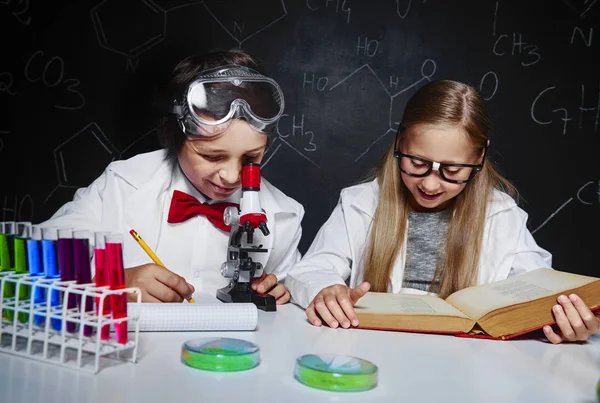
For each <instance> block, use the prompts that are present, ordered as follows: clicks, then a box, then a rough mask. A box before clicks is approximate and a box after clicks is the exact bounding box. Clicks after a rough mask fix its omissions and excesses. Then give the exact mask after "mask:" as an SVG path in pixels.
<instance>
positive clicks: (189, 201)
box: [167, 190, 239, 232]
mask: <svg viewBox="0 0 600 403" xmlns="http://www.w3.org/2000/svg"><path fill="white" fill-rule="evenodd" d="M231 206H235V207H238V208H239V205H238V204H236V203H215V204H208V203H201V202H199V201H198V200H196V198H195V197H193V196H190V195H189V194H187V193H184V192H180V191H179V190H175V191H173V198H171V207H170V208H169V217H168V218H167V222H168V223H171V224H175V223H180V222H184V221H186V220H188V219H190V218H192V217H194V216H196V215H204V216H206V218H207V219H208V220H209V221H210V222H211V223H213V225H214V226H215V227H217V228H219V229H221V230H223V231H226V232H229V231H231V227H230V226H229V225H226V224H225V223H224V222H223V211H224V210H225V209H226V208H227V207H231Z"/></svg>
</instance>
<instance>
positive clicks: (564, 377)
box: [0, 304, 600, 403]
mask: <svg viewBox="0 0 600 403" xmlns="http://www.w3.org/2000/svg"><path fill="white" fill-rule="evenodd" d="M209 336H225V337H235V338H240V339H245V340H249V341H252V342H254V343H256V344H258V345H259V347H260V350H261V363H260V365H259V366H258V367H256V368H254V369H252V370H249V371H243V372H235V373H215V372H207V371H201V370H196V369H193V368H190V367H187V366H185V365H183V364H182V363H181V362H180V352H181V345H182V343H183V342H185V341H187V340H190V339H194V338H198V337H209ZM308 353H326V354H334V353H335V354H349V355H353V356H356V357H361V358H364V359H367V360H370V361H372V362H373V363H375V364H376V365H377V366H378V367H379V384H378V386H377V387H376V388H375V389H373V390H370V391H366V392H357V393H335V392H327V391H321V390H318V389H313V388H309V387H307V386H304V385H302V384H300V383H299V382H297V381H296V380H295V379H294V377H293V372H294V364H295V359H296V357H297V356H299V355H302V354H308ZM599 379H600V337H599V336H594V337H593V338H592V339H591V340H590V341H589V342H587V343H583V344H565V345H551V344H549V343H545V342H542V341H537V340H523V341H492V340H479V339H465V338H457V337H453V336H441V335H430V334H412V333H401V332H383V331H373V330H358V329H352V330H346V329H330V328H325V327H321V328H317V327H313V326H311V325H310V324H309V323H308V322H307V321H306V320H305V316H304V312H303V311H302V310H301V309H300V308H298V307H297V306H294V305H290V304H288V305H285V306H283V307H279V308H278V311H277V312H262V311H259V325H258V328H257V330H256V331H253V332H196V333H140V338H139V351H138V362H137V363H135V364H134V363H118V364H117V365H111V366H106V367H104V368H103V369H102V370H101V371H100V372H99V373H98V374H95V375H93V374H88V373H81V372H78V371H76V370H73V369H69V368H62V367H60V366H56V365H52V364H47V363H43V362H37V361H34V360H32V359H27V358H22V357H18V356H13V355H10V354H6V353H0V402H5V403H18V402H28V403H30V402H43V403H52V402H64V403H67V402H77V403H80V402H102V403H109V402H110V403H120V402H123V403H131V402H145V403H152V402H161V403H170V402H181V403H183V402H186V403H187V402H211V403H212V402H239V403H250V402H268V401H276V402H285V403H293V402H309V401H316V402H322V401H326V402H359V401H360V402H363V401H365V402H442V401H443V402H455V401H460V402H502V403H507V402H545V403H547V402H561V403H565V402H585V403H593V402H595V401H596V392H595V391H596V383H597V382H598V380H599Z"/></svg>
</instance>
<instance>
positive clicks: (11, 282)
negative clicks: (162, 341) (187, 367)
mask: <svg viewBox="0 0 600 403" xmlns="http://www.w3.org/2000/svg"><path fill="white" fill-rule="evenodd" d="M22 285H23V286H29V287H31V288H30V289H31V292H30V293H29V295H35V293H36V292H38V293H39V291H36V290H37V289H40V288H41V289H42V290H43V291H42V292H43V293H44V294H45V295H46V296H47V298H46V300H45V301H44V302H38V303H34V299H33V298H28V299H25V300H19V295H18V294H19V293H18V292H16V293H15V296H14V297H11V298H0V312H1V313H2V323H1V326H0V352H5V353H9V354H14V355H17V356H21V357H27V358H30V359H33V360H37V361H42V362H47V363H52V364H56V365H60V366H64V367H69V368H74V369H77V370H80V371H85V372H88V373H93V374H96V373H98V372H99V371H100V370H101V368H102V367H103V364H104V363H105V361H107V360H110V361H111V362H114V361H115V360H116V361H123V362H133V363H135V362H137V348H138V336H139V316H137V317H130V316H129V315H127V316H126V317H124V318H120V319H113V317H112V315H111V314H105V315H101V314H98V313H97V312H103V307H104V304H105V302H106V301H107V298H109V297H110V296H111V295H119V294H125V293H133V294H135V295H136V297H137V303H138V304H140V303H141V298H142V294H141V292H140V289H139V288H134V287H132V288H122V289H117V290H111V289H109V288H108V286H105V287H98V286H96V285H95V284H93V283H90V284H77V283H76V282H75V281H61V280H60V279H46V278H44V277H43V276H32V275H29V274H17V273H14V272H0V296H3V295H5V293H4V291H5V288H7V287H14V289H15V290H18V289H19V288H20V287H21V286H22ZM52 292H58V294H59V296H60V298H59V300H60V304H58V305H54V306H51V303H50V302H51V299H50V298H49V296H50V295H51V293H52ZM69 295H77V296H80V301H81V303H80V306H78V307H76V308H71V309H67V300H68V299H69ZM78 298H79V297H78ZM88 298H91V301H97V302H96V304H97V308H98V309H96V306H92V307H86V306H85V305H86V302H88V301H90V299H88ZM92 305H93V304H92ZM136 311H141V310H136ZM6 312H12V315H9V316H11V317H12V319H11V320H8V319H5V316H6V315H5V313H6ZM23 318H26V320H24V321H23ZM34 318H37V320H36V321H34ZM40 318H41V319H40ZM57 320H58V321H60V323H61V326H52V323H53V322H54V323H57V322H56V321H57ZM123 321H128V327H129V328H130V329H132V328H135V330H134V331H132V332H129V335H128V341H127V343H124V344H123V343H118V342H117V340H116V338H115V335H114V332H113V333H111V336H110V339H109V340H102V339H101V337H100V329H101V328H102V327H103V326H106V325H108V326H110V329H114V327H115V325H116V324H118V323H120V322H123ZM34 322H38V323H37V324H36V323H34ZM40 322H42V323H43V324H42V323H40ZM68 322H71V323H75V324H76V326H75V329H76V331H75V332H72V333H71V332H68V331H67V326H66V324H67V323H68ZM84 326H85V327H88V326H89V327H91V328H92V329H93V330H92V333H93V335H92V336H84ZM55 327H59V329H60V330H56V329H55ZM71 327H73V325H71ZM88 329H89V328H88Z"/></svg>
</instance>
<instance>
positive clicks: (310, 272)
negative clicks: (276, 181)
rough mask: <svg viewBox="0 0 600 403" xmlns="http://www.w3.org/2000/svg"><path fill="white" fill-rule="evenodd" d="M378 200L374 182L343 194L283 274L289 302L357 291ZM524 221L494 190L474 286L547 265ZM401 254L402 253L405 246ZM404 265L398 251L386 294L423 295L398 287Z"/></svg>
mask: <svg viewBox="0 0 600 403" xmlns="http://www.w3.org/2000/svg"><path fill="white" fill-rule="evenodd" d="M378 199H379V185H378V184H377V181H376V180H374V181H371V182H367V183H363V184H360V185H357V186H352V187H349V188H345V189H343V190H342V192H341V196H340V200H339V202H338V205H337V206H336V208H335V209H334V210H333V213H332V214H331V216H330V217H329V219H328V220H327V222H326V223H325V224H324V225H323V226H322V227H321V229H320V230H319V232H318V234H317V236H316V238H315V239H314V241H313V243H312V245H311V246H310V248H309V249H308V251H307V252H306V254H305V256H304V257H303V259H302V260H301V261H300V262H299V263H298V264H296V265H295V266H294V267H293V268H292V269H291V270H290V271H289V273H288V276H287V278H286V282H285V284H286V286H287V287H288V289H289V290H290V293H291V294H292V301H293V302H295V303H297V304H298V305H300V306H302V307H304V308H306V307H307V306H308V305H309V304H310V303H311V302H312V300H313V299H314V297H315V296H316V295H317V293H318V292H319V291H321V290H322V289H323V288H325V287H328V286H331V285H334V284H348V285H349V286H350V287H356V286H357V285H359V284H360V283H361V282H362V281H363V272H364V258H365V248H366V246H367V242H368V235H369V230H370V227H371V222H372V220H373V216H374V214H375V209H376V208H377V202H378ZM526 222H527V214H526V213H525V212H524V211H523V210H521V209H520V208H519V207H518V206H517V204H516V203H515V201H514V200H513V199H512V198H511V197H510V196H508V195H507V194H505V193H502V192H500V191H494V195H493V199H492V200H491V201H490V203H489V206H488V211H487V217H486V223H485V229H484V235H483V248H482V251H481V258H480V263H479V277H478V279H477V281H478V284H485V283H489V282H492V281H498V280H503V279H506V278H507V277H509V276H511V275H515V274H519V273H523V272H525V271H529V270H533V269H536V268H539V267H550V266H551V264H552V256H551V255H550V253H548V252H547V251H545V250H544V249H542V248H540V247H539V246H538V245H537V244H536V243H535V241H534V239H533V237H532V236H531V233H530V232H529V230H528V229H527V227H526V226H525V224H526ZM409 225H410V223H409ZM405 242H406V237H405ZM402 250H403V251H406V244H405V245H404V247H403V248H402ZM404 263H405V256H404V254H403V253H399V255H398V257H397V258H396V261H395V264H394V268H393V270H392V272H391V276H390V280H391V281H390V286H389V289H388V292H394V293H398V292H406V293H423V291H419V290H414V289H406V288H402V284H403V281H402V280H403V276H404Z"/></svg>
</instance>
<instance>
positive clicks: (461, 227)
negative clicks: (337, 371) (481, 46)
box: [286, 81, 600, 343]
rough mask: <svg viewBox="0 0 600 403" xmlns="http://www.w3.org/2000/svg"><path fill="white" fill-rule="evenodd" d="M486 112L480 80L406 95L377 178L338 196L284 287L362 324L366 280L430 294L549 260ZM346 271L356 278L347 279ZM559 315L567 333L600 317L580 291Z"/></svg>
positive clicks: (589, 329)
mask: <svg viewBox="0 0 600 403" xmlns="http://www.w3.org/2000/svg"><path fill="white" fill-rule="evenodd" d="M489 129H490V118H489V116H488V114H487V112H486V109H485V106H484V101H483V99H482V98H481V96H480V95H479V94H478V93H477V91H476V90H475V89H473V88H472V87H470V86H468V85H466V84H462V83H459V82H454V81H436V82H431V83H429V84H427V85H425V86H424V87H423V88H421V89H420V90H419V91H418V92H417V93H416V94H415V95H414V96H413V97H412V98H411V99H410V100H409V102H408V104H407V105H406V109H405V111H404V116H403V121H402V123H401V125H400V128H399V130H398V134H397V136H396V141H395V142H394V144H393V145H392V146H391V147H390V149H389V150H388V152H387V153H386V154H385V156H384V157H383V159H382V161H381V163H380V165H379V167H378V168H377V171H376V176H377V178H376V180H373V181H371V182H367V183H363V184H360V185H357V186H352V187H349V188H346V189H344V190H342V192H341V197H340V201H339V203H338V205H337V207H336V208H335V209H334V211H333V213H332V214H331V217H330V218H329V220H328V221H327V222H326V223H325V224H324V225H323V227H322V228H321V230H320V231H319V233H318V234H317V236H316V238H315V240H314V241H313V244H312V245H311V247H310V248H309V250H308V251H307V253H306V255H305V257H304V258H303V260H302V261H301V262H300V263H298V264H297V265H295V266H294V267H293V268H292V270H291V271H290V273H288V277H287V278H286V285H287V287H288V288H289V290H290V292H291V294H292V298H293V300H294V302H296V303H298V304H299V305H301V306H302V307H304V308H307V309H306V315H307V317H308V319H309V320H310V322H311V323H312V324H313V325H315V326H320V325H321V324H322V322H323V321H324V322H325V323H326V324H328V325H329V326H331V327H337V326H338V325H341V326H342V327H344V328H348V327H350V326H357V325H358V319H357V317H356V314H355V312H354V308H353V305H354V304H355V303H356V302H357V300H358V299H359V298H361V297H362V296H363V295H364V294H365V293H367V292H368V291H369V290H372V291H378V292H406V293H425V292H431V293H435V294H438V295H439V296H440V297H442V298H445V297H447V296H448V295H450V294H451V293H453V292H454V291H457V290H460V289H462V288H465V287H468V286H471V285H475V284H484V283H489V282H493V281H499V280H503V279H506V278H507V277H509V276H513V275H517V274H520V273H523V272H526V271H529V270H533V269H536V268H539V267H550V265H551V255H550V254H549V253H548V252H546V251H545V250H543V249H541V248H540V247H538V246H537V245H536V243H535V241H534V239H533V237H532V236H531V234H530V232H529V231H528V230H527V228H526V225H525V224H526V221H527V214H526V213H525V212H524V211H523V210H521V209H520V208H519V207H518V206H517V204H516V203H515V201H514V200H513V198H512V197H511V196H514V195H515V191H514V188H513V187H512V186H511V185H510V184H509V183H508V182H507V180H506V179H504V178H503V177H502V176H500V174H499V173H498V172H497V171H496V170H495V169H494V165H493V164H492V163H491V161H489V160H487V161H486V158H485V157H486V150H487V147H488V145H489V140H488V132H489ZM346 281H348V284H349V285H350V286H349V287H348V286H346ZM558 302H559V303H558V304H557V305H555V306H554V308H553V313H554V316H555V318H556V322H557V325H558V328H559V329H560V331H559V332H555V331H554V330H553V329H552V328H551V327H550V326H546V327H545V328H544V333H545V334H546V336H547V338H548V339H549V340H550V341H551V342H553V343H558V342H561V341H564V340H568V341H573V340H585V339H587V338H588V337H589V336H590V335H592V334H594V333H596V332H597V331H598V329H599V327H600V319H599V318H597V317H595V316H594V315H593V314H592V312H591V311H590V309H589V308H588V307H587V306H586V305H585V304H584V303H583V302H582V300H581V299H580V298H578V297H577V296H576V295H570V296H568V297H567V296H561V297H559V298H558Z"/></svg>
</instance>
